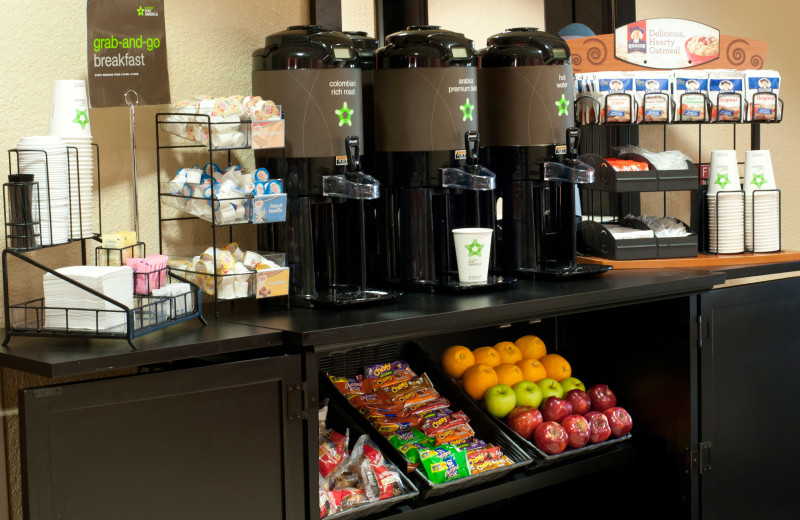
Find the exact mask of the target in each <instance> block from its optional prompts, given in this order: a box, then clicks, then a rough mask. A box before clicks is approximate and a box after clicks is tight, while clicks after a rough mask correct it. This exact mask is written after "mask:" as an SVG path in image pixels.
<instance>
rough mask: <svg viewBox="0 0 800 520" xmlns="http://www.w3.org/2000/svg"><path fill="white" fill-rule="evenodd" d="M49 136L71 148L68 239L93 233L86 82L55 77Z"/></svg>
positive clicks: (69, 152)
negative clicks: (70, 208)
mask: <svg viewBox="0 0 800 520" xmlns="http://www.w3.org/2000/svg"><path fill="white" fill-rule="evenodd" d="M50 135H52V136H58V137H60V138H62V139H63V140H64V142H65V144H66V146H68V147H70V148H69V150H68V155H69V179H70V182H69V185H70V189H69V192H70V202H71V206H72V232H71V233H72V234H71V238H73V239H78V238H87V237H91V236H92V235H93V234H94V223H93V222H94V193H93V187H94V172H95V170H94V168H95V160H94V149H93V147H92V129H91V126H90V124H89V101H88V98H87V96H86V82H85V81H83V80H56V81H55V83H54V84H53V102H52V105H51V106H50Z"/></svg>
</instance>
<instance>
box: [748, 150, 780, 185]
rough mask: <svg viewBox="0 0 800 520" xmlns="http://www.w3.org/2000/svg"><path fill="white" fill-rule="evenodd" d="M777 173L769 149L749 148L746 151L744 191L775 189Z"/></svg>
mask: <svg viewBox="0 0 800 520" xmlns="http://www.w3.org/2000/svg"><path fill="white" fill-rule="evenodd" d="M774 189H776V186H775V174H774V173H773V171H772V159H771V158H770V155H769V150H747V151H746V152H745V153H744V191H745V192H746V193H752V192H753V191H755V190H774Z"/></svg>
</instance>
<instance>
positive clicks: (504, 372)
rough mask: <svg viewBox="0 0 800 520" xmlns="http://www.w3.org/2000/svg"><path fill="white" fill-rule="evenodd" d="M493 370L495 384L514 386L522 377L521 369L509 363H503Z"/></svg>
mask: <svg viewBox="0 0 800 520" xmlns="http://www.w3.org/2000/svg"><path fill="white" fill-rule="evenodd" d="M494 371H495V372H496V373H497V384H502V385H508V386H514V385H516V384H517V383H519V382H520V381H522V380H523V379H524V376H523V374H522V369H521V368H519V367H518V366H517V365H512V364H511V363H503V364H502V365H499V366H497V367H495V369H494Z"/></svg>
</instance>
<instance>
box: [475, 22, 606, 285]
mask: <svg viewBox="0 0 800 520" xmlns="http://www.w3.org/2000/svg"><path fill="white" fill-rule="evenodd" d="M487 45H488V46H487V47H486V48H484V49H481V50H479V51H478V52H477V56H478V65H479V70H478V102H479V104H480V106H481V113H482V115H481V119H480V127H479V128H480V134H481V141H482V143H483V145H484V146H485V148H484V150H483V154H482V159H483V162H484V163H485V164H486V165H487V166H488V167H489V168H491V169H492V171H494V172H495V173H496V175H497V183H498V189H497V192H498V195H499V197H500V198H501V199H502V202H501V205H502V217H501V218H500V223H499V224H498V228H499V229H500V230H501V233H502V239H501V244H500V251H499V257H500V258H499V261H500V264H501V266H502V270H503V271H504V272H506V273H508V274H510V275H513V276H526V275H527V276H535V277H547V276H556V277H568V276H578V275H586V274H594V273H595V272H599V271H603V270H605V269H606V268H604V267H603V266H598V267H595V266H584V265H582V264H577V262H576V259H575V254H576V253H575V228H576V225H577V224H576V221H575V218H576V217H575V210H574V205H575V200H574V191H575V189H574V186H575V184H578V183H585V182H591V180H592V179H593V175H594V170H593V169H592V168H591V167H590V166H588V165H586V164H584V163H581V162H579V161H578V160H577V147H578V138H579V133H578V132H577V129H575V128H572V125H573V124H574V120H575V117H574V111H573V106H572V105H573V100H574V96H573V79H572V78H573V76H572V65H571V63H570V53H569V47H568V46H567V44H566V42H565V41H564V40H562V39H561V38H559V37H558V36H556V35H554V34H550V33H547V32H544V31H539V30H537V29H534V28H527V27H524V28H514V29H508V30H506V31H504V32H502V33H499V34H495V35H493V36H490V37H489V39H488V40H487Z"/></svg>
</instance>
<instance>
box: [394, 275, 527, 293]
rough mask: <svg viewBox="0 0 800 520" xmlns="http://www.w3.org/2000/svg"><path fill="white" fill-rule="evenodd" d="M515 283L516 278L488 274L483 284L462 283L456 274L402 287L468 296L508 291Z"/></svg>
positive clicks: (410, 283)
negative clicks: (478, 293) (502, 290)
mask: <svg viewBox="0 0 800 520" xmlns="http://www.w3.org/2000/svg"><path fill="white" fill-rule="evenodd" d="M516 282H517V279H516V278H509V277H507V276H499V275H493V274H490V275H489V276H488V277H487V278H486V281H485V282H469V283H468V282H462V281H460V280H459V279H458V274H449V275H444V276H442V277H440V278H439V280H437V281H435V282H431V281H418V282H409V283H408V284H406V285H405V286H404V287H406V288H407V289H408V290H411V291H425V292H437V293H450V294H470V293H477V292H486V291H498V290H501V289H508V288H509V287H511V286H512V285H514V284H515V283H516Z"/></svg>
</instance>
